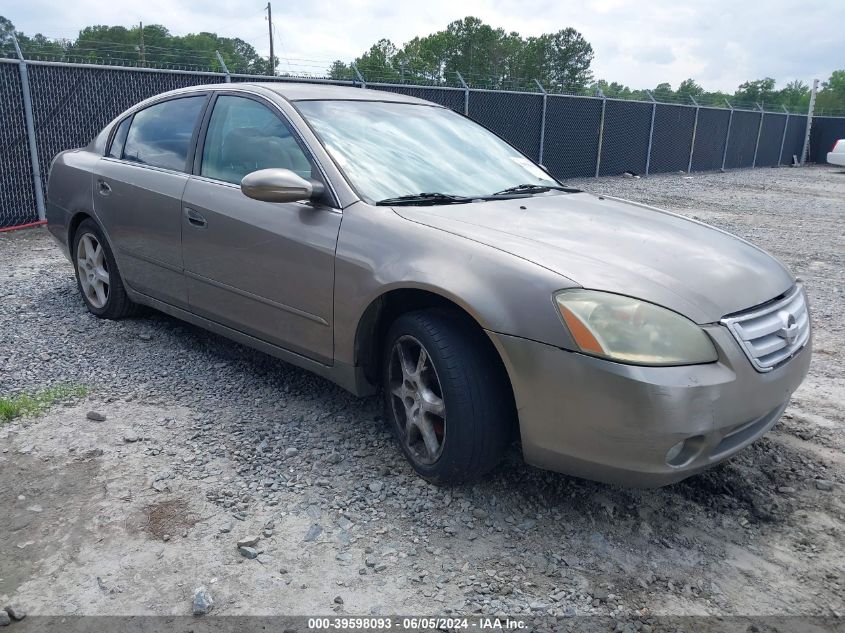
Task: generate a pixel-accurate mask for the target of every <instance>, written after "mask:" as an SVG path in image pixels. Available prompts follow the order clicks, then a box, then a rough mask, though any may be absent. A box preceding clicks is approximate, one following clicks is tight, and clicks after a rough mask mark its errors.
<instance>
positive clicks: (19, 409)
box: [0, 385, 88, 423]
mask: <svg viewBox="0 0 845 633" xmlns="http://www.w3.org/2000/svg"><path fill="white" fill-rule="evenodd" d="M87 394H88V387H86V386H84V385H57V386H55V387H49V388H47V389H42V390H40V391H36V392H35V393H29V394H28V393H23V394H20V395H17V396H11V397H8V398H0V423H2V422H8V421H9V420H14V419H15V418H17V417H20V416H22V415H36V414H38V413H41V412H42V411H45V410H46V409H47V408H48V407H49V406H50V405H51V404H55V403H56V402H60V401H62V400H67V399H68V398H82V397H83V396H86V395H87Z"/></svg>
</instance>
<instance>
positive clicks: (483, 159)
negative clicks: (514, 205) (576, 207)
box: [296, 101, 558, 203]
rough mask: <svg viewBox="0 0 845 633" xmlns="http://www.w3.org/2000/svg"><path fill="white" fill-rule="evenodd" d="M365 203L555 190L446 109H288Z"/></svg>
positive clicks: (310, 104) (380, 105)
mask: <svg viewBox="0 0 845 633" xmlns="http://www.w3.org/2000/svg"><path fill="white" fill-rule="evenodd" d="M296 106H297V108H298V109H299V110H300V112H301V113H302V115H303V116H304V117H305V118H306V120H307V121H308V122H309V123H310V124H311V126H312V127H313V128H314V130H315V131H316V132H317V135H318V136H319V137H320V139H321V140H322V142H323V144H324V145H325V146H326V149H327V150H328V152H329V153H330V154H331V155H332V157H333V158H334V159H335V161H336V162H337V163H338V165H339V166H340V168H341V169H342V170H343V171H344V173H345V174H346V176H347V178H348V179H349V180H350V182H351V184H352V186H353V187H355V189H356V190H357V191H358V193H359V194H360V195H361V196H362V197H363V198H364V199H365V200H367V201H368V202H371V203H374V202H378V201H380V200H386V199H391V198H398V197H400V196H409V195H417V194H420V193H439V194H445V195H447V196H461V197H481V196H489V195H491V194H493V193H496V192H499V191H502V190H504V189H508V188H510V187H514V186H517V185H523V184H536V185H546V186H549V187H555V186H557V184H558V183H557V182H555V181H554V180H553V179H552V178H551V177H550V176H549V175H548V174H546V173H545V172H544V171H543V170H542V169H540V168H539V167H538V166H537V165H535V164H534V163H532V162H531V161H530V160H528V159H527V158H525V157H524V156H523V155H522V154H520V153H519V152H518V151H517V150H515V149H514V148H512V147H511V146H510V145H508V144H507V143H505V142H504V141H503V140H501V139H500V138H499V137H497V136H496V135H495V134H493V133H492V132H489V131H488V130H486V129H485V128H483V127H482V126H480V125H478V124H477V123H474V122H472V121H470V120H469V119H467V118H464V117H462V116H460V115H458V114H456V113H455V112H452V111H451V110H448V109H446V108H439V107H434V106H427V105H418V104H410V103H385V102H380V101H299V102H297V104H296Z"/></svg>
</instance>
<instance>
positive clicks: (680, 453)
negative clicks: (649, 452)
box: [666, 435, 704, 468]
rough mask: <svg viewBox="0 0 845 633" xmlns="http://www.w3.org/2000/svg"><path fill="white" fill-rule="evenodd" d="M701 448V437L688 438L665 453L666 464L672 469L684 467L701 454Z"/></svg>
mask: <svg viewBox="0 0 845 633" xmlns="http://www.w3.org/2000/svg"><path fill="white" fill-rule="evenodd" d="M703 448H704V436H703V435H695V436H693V437H688V438H686V439H684V440H681V441H680V442H678V443H677V444H675V445H674V446H672V448H670V449H669V450H668V451H666V463H667V464H669V466H672V467H674V468H680V467H682V466H686V465H687V464H689V463H690V462H691V461H692V460H694V459H695V458H696V457H698V456H699V455H700V454H701V450H702V449H703Z"/></svg>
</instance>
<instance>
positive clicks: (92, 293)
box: [71, 220, 137, 319]
mask: <svg viewBox="0 0 845 633" xmlns="http://www.w3.org/2000/svg"><path fill="white" fill-rule="evenodd" d="M71 253H72V255H73V265H74V268H75V269H76V281H77V285H78V287H79V292H80V294H82V299H83V300H84V301H85V305H86V306H87V308H88V310H89V311H90V312H91V313H92V314H95V315H96V316H98V317H101V318H104V319H121V318H123V317H127V316H131V315H132V314H134V313H135V311H136V309H137V306H136V304H134V303H133V302H132V301H131V300H130V299H129V297H128V296H127V295H126V289H125V288H124V286H123V281H122V280H121V278H120V273H119V272H118V270H117V264H116V263H115V261H114V254H113V253H112V252H111V249H110V248H109V245H108V243H107V242H106V240H105V238H104V237H103V232H102V230H101V229H100V227H99V226H98V225H97V223H96V222H94V221H93V220H84V221H83V222H82V224H80V225H79V228H78V229H77V230H76V233H75V234H74V236H73V248H72V249H71Z"/></svg>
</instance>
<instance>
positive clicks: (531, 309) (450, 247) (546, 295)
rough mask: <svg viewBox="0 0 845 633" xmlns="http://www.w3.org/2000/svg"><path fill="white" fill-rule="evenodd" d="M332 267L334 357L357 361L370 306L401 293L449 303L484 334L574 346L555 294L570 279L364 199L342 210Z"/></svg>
mask: <svg viewBox="0 0 845 633" xmlns="http://www.w3.org/2000/svg"><path fill="white" fill-rule="evenodd" d="M335 266H336V268H335V301H334V305H335V318H334V323H335V358H336V360H337V361H339V362H342V363H348V364H350V365H351V364H354V363H355V360H356V359H355V337H356V332H357V329H358V324H359V322H360V321H361V319H362V317H363V316H364V314H365V312H366V311H367V308H368V307H369V306H370V305H371V304H372V303H373V302H374V301H377V300H378V298H379V297H381V296H383V295H385V294H386V293H388V292H390V291H392V290H397V289H419V290H425V291H428V292H431V293H434V294H437V295H440V296H441V297H443V298H445V299H448V300H449V301H452V302H453V303H455V304H456V305H458V306H460V307H461V308H462V309H463V310H465V311H466V312H467V313H468V314H470V315H471V316H472V317H473V318H474V319H475V320H476V321H477V322H478V324H479V325H480V326H481V327H483V328H484V329H486V330H490V331H494V332H499V333H503V334H509V335H511V336H520V337H523V338H529V339H533V340H538V341H542V342H544V343H548V344H550V345H556V346H559V347H565V348H568V349H572V348H573V341H572V339H571V337H570V335H569V332H568V331H567V329H566V328H565V327H564V326H563V324H562V323H561V320H560V317H559V315H558V313H557V310H555V308H554V305H553V303H552V295H553V294H554V293H555V292H556V291H557V290H560V289H562V288H570V287H573V286H576V285H577V284H575V283H574V282H572V281H571V280H570V279H567V278H566V277H564V276H562V275H560V274H558V273H555V272H552V271H550V270H548V269H546V268H543V267H541V266H538V265H536V264H534V263H532V262H529V261H528V260H525V259H522V258H519V257H516V256H514V255H511V254H509V253H506V252H504V251H501V250H498V249H496V248H493V247H490V246H487V245H485V244H481V243H479V242H475V241H473V240H471V239H467V238H465V237H461V236H457V235H454V234H452V233H448V232H446V231H442V230H440V229H436V228H433V227H429V226H425V225H422V224H419V223H416V222H413V221H411V220H407V219H405V218H402V217H400V216H399V215H398V214H396V213H395V212H394V211H393V210H392V209H390V208H389V207H374V206H370V205H368V204H366V203H364V202H359V203H356V204H354V205H352V206H350V207H347V208H346V209H344V212H343V222H342V224H341V229H340V236H339V239H338V247H337V259H336V265H335Z"/></svg>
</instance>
